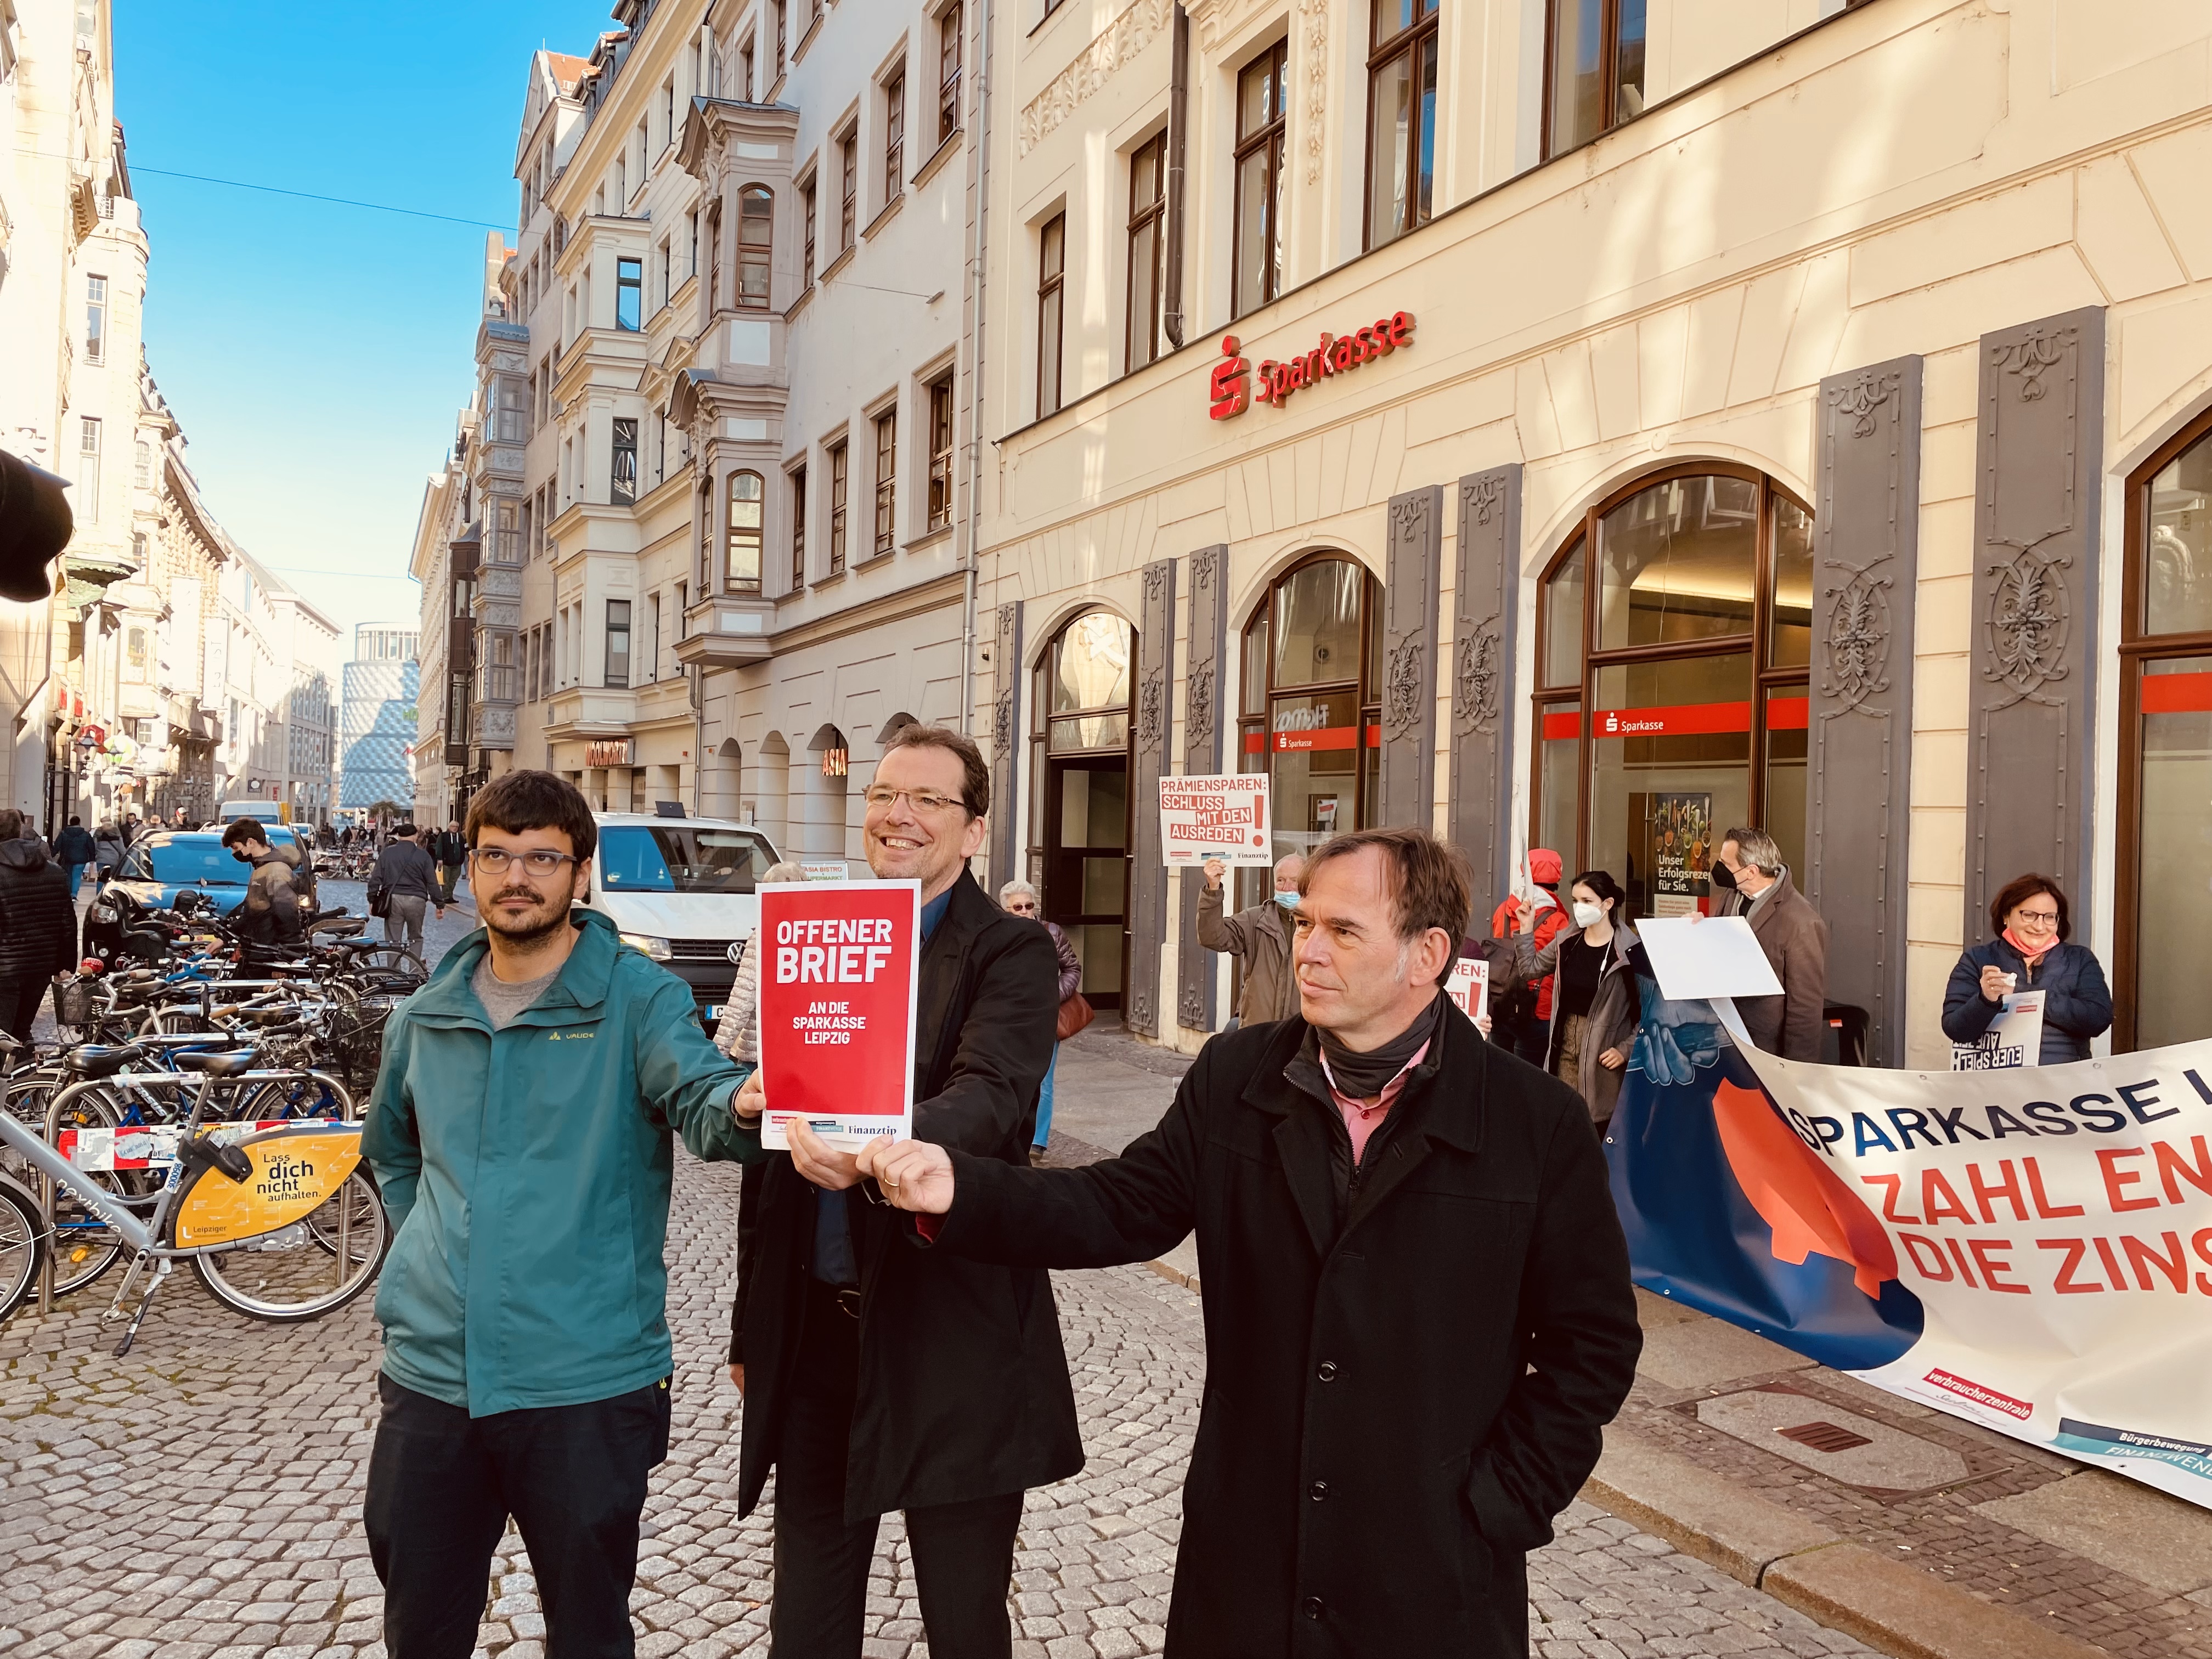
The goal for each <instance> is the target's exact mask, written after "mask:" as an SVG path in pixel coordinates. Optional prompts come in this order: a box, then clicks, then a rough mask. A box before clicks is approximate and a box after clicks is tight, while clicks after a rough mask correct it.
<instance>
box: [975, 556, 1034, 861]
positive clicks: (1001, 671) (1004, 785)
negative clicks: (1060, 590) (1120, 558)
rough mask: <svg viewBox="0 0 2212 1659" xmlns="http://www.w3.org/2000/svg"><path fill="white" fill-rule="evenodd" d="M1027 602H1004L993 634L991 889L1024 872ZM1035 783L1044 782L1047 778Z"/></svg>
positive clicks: (990, 742)
mask: <svg viewBox="0 0 2212 1659" xmlns="http://www.w3.org/2000/svg"><path fill="white" fill-rule="evenodd" d="M1021 714H1022V602H1021V601H1020V600H1019V599H1012V600H1009V601H1008V602H1007V603H1006V604H1005V605H1000V607H999V609H998V612H997V615H996V617H995V618H994V628H993V629H992V634H991V729H990V736H989V740H988V741H989V747H990V753H991V838H990V842H989V852H990V859H991V872H990V884H989V890H991V891H992V892H994V893H995V892H997V891H998V890H999V888H1000V884H1003V883H1006V882H1009V881H1012V880H1013V879H1014V878H1016V877H1017V876H1018V875H1020V874H1021V846H1022V842H1021V834H1022V811H1021V806H1020V803H1019V802H1018V800H1017V799H1016V798H1015V797H1016V793H1017V791H1016V787H1015V786H1016V784H1017V783H1018V781H1019V779H1020V777H1021V758H1022V732H1021V726H1022V720H1021ZM1030 787H1032V788H1036V789H1042V787H1044V780H1043V779H1042V778H1036V779H1033V780H1032V781H1031V782H1030Z"/></svg>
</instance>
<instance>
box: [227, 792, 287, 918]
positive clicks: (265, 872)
mask: <svg viewBox="0 0 2212 1659" xmlns="http://www.w3.org/2000/svg"><path fill="white" fill-rule="evenodd" d="M222 844H223V845H224V847H226V848H228V849H229V851H230V855H231V857H233V858H234V859H236V860H238V861H239V862H240V863H241V864H247V865H251V866H252V867H253V873H252V875H250V876H248V877H247V878H246V897H245V900H244V901H243V902H241V903H240V906H239V908H238V922H237V926H238V931H239V933H240V937H242V938H244V939H249V940H251V941H252V942H253V943H254V944H256V945H296V944H297V943H299V939H300V933H301V927H300V899H299V890H298V888H297V887H296V886H295V884H294V880H293V866H292V865H291V863H290V861H289V860H286V859H285V858H284V857H283V854H279V853H277V852H276V851H275V850H274V849H273V848H270V845H269V832H268V830H267V829H265V828H264V826H263V824H262V823H261V821H260V819H258V818H239V819H236V820H234V822H233V823H232V824H231V826H230V828H229V829H226V830H224V831H223V832H222Z"/></svg>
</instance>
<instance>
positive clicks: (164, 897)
mask: <svg viewBox="0 0 2212 1659" xmlns="http://www.w3.org/2000/svg"><path fill="white" fill-rule="evenodd" d="M264 828H265V829H266V830H267V833H268V836H269V844H270V846H271V847H284V846H288V845H297V844H298V840H297V837H296V836H295V835H294V834H293V832H292V830H291V829H290V828H289V826H287V825H284V824H281V823H271V824H268V825H266V826H264ZM300 855H301V858H302V859H307V860H312V859H313V857H314V852H313V848H307V847H301V848H300ZM252 873H253V866H252V865H250V864H241V863H240V862H239V861H238V860H237V859H235V858H234V857H233V856H232V855H231V851H230V849H229V848H228V847H225V846H224V845H223V844H222V832H221V831H219V830H214V829H161V830H156V831H155V833H154V834H152V835H150V836H143V837H142V838H141V839H140V840H139V841H138V842H137V844H136V845H134V846H133V847H132V848H131V850H130V852H128V853H127V854H125V855H124V859H123V869H122V871H121V872H120V873H119V874H118V875H117V876H116V878H114V879H113V880H112V881H111V882H109V883H108V884H107V886H108V887H119V888H121V889H122V890H124V891H125V892H126V893H128V894H129V895H130V896H131V897H132V898H134V899H136V900H137V902H139V903H141V904H143V905H145V906H147V907H149V908H155V909H167V908H170V907H171V906H173V905H174V904H175V903H176V902H177V895H178V894H179V893H182V892H185V891H197V892H201V893H204V894H206V895H207V896H209V897H210V898H211V899H213V900H214V901H215V904H216V913H217V914H218V915H225V916H228V915H229V914H230V913H231V912H232V911H234V910H235V909H237V908H238V907H239V906H240V905H241V904H243V903H244V902H246V881H247V879H248V878H250V877H251V876H252ZM106 890H107V889H106V888H105V887H104V888H102V889H101V891H102V892H105V891H106Z"/></svg>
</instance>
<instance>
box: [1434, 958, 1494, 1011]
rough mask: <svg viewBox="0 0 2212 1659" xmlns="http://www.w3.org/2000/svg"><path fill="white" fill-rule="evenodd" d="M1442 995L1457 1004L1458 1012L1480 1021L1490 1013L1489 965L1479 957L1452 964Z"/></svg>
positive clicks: (1463, 959) (1462, 959)
mask: <svg viewBox="0 0 2212 1659" xmlns="http://www.w3.org/2000/svg"><path fill="white" fill-rule="evenodd" d="M1444 994H1445V995H1446V996H1448V997H1449V998H1450V999H1451V1000H1453V1001H1454V1002H1456V1003H1457V1004H1459V1011H1460V1012H1462V1014H1465V1015H1466V1016H1467V1017H1468V1018H1469V1019H1472V1020H1475V1021H1480V1019H1481V1018H1482V1017H1483V1016H1484V1015H1485V1014H1486V1013H1488V1012H1490V964H1489V963H1487V962H1486V961H1484V960H1483V959H1482V958H1481V957H1461V958H1460V959H1459V960H1458V961H1457V962H1455V963H1453V964H1452V970H1451V977H1450V978H1449V979H1447V980H1446V981H1444Z"/></svg>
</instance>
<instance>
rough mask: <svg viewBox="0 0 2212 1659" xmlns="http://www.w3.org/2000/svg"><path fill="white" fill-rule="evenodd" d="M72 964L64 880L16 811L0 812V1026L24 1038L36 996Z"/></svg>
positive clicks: (72, 916) (35, 1013) (72, 925)
mask: <svg viewBox="0 0 2212 1659" xmlns="http://www.w3.org/2000/svg"><path fill="white" fill-rule="evenodd" d="M76 963H77V953H76V905H75V904H74V903H72V902H70V891H69V878H68V877H67V876H64V874H63V873H62V867H61V866H60V865H58V864H56V863H55V862H54V861H53V860H52V859H50V858H48V857H47V856H46V843H45V842H43V841H41V840H40V837H39V833H38V831H37V829H34V828H33V826H32V825H31V823H29V821H28V820H27V819H26V818H25V817H24V816H23V815H22V813H21V812H19V811H16V810H15V808H14V807H12V806H10V807H8V808H6V809H4V810H0V1028H4V1029H5V1030H7V1033H8V1035H9V1036H12V1037H14V1038H15V1041H16V1042H29V1041H30V1040H31V1024H32V1022H33V1020H35V1019H37V1018H38V1017H39V999H40V997H43V996H44V995H46V987H47V986H49V985H58V984H60V983H62V982H63V981H65V980H66V979H68V978H69V976H70V970H71V969H74V968H75V967H76Z"/></svg>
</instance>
